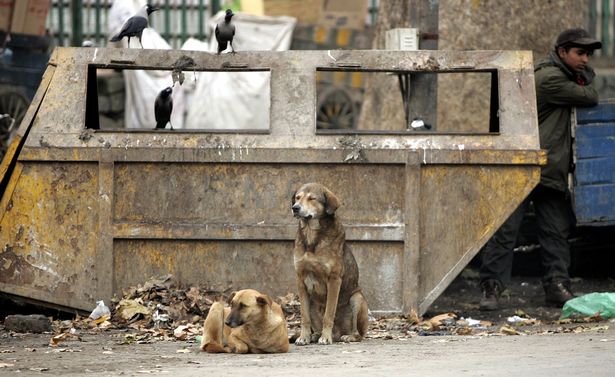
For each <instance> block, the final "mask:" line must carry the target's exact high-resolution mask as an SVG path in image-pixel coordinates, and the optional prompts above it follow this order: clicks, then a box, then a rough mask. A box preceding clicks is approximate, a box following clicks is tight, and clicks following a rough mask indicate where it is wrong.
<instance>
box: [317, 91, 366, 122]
mask: <svg viewBox="0 0 615 377" xmlns="http://www.w3.org/2000/svg"><path fill="white" fill-rule="evenodd" d="M357 118H358V114H357V109H356V106H355V105H354V103H353V102H352V98H351V97H350V95H349V94H348V93H347V92H346V91H345V90H343V89H339V88H332V89H329V90H325V91H324V92H323V93H322V94H319V95H318V112H317V114H316V124H317V128H318V129H352V128H355V126H356V122H357Z"/></svg>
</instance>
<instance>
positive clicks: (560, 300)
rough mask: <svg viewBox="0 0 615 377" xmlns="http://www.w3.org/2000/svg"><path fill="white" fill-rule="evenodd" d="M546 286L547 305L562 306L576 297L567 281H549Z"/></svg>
mask: <svg viewBox="0 0 615 377" xmlns="http://www.w3.org/2000/svg"><path fill="white" fill-rule="evenodd" d="M544 288H545V301H546V303H547V306H553V307H558V308H561V307H562V306H564V304H565V303H566V301H568V300H570V299H573V298H575V295H574V293H572V291H571V290H570V286H569V285H568V284H567V283H561V282H560V283H547V284H545V286H544Z"/></svg>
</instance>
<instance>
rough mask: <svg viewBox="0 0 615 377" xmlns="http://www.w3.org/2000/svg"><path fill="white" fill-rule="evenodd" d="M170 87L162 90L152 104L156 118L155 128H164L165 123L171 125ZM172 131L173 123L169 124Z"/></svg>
mask: <svg viewBox="0 0 615 377" xmlns="http://www.w3.org/2000/svg"><path fill="white" fill-rule="evenodd" d="M172 92H173V89H171V87H170V86H169V87H167V88H164V89H162V90H161V91H160V93H158V95H157V96H156V101H155V102H154V116H155V117H156V128H157V129H159V128H166V127H167V123H171V112H172V111H173V97H171V93H172ZM171 129H173V123H171Z"/></svg>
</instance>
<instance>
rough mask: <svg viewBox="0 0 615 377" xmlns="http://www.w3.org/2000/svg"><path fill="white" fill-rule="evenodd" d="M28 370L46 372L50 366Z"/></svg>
mask: <svg viewBox="0 0 615 377" xmlns="http://www.w3.org/2000/svg"><path fill="white" fill-rule="evenodd" d="M28 370H31V371H33V372H46V371H48V370H49V368H28Z"/></svg>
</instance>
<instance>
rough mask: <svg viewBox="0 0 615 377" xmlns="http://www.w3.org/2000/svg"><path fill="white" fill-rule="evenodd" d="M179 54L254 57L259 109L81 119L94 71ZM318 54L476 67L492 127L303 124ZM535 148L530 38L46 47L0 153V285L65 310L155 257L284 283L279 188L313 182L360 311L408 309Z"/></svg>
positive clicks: (357, 66) (290, 286) (335, 63)
mask: <svg viewBox="0 0 615 377" xmlns="http://www.w3.org/2000/svg"><path fill="white" fill-rule="evenodd" d="M333 57H334V59H332V58H333ZM186 58H191V59H193V61H194V66H192V67H191V68H190V69H191V70H192V69H194V70H196V71H233V70H235V71H237V70H240V71H269V72H270V75H271V77H270V89H271V99H270V118H269V119H270V124H268V125H266V127H263V128H264V129H262V128H261V129H260V130H257V131H237V130H230V131H226V132H225V131H216V132H214V131H208V130H196V131H195V130H191V131H186V130H175V131H159V132H156V131H154V130H151V131H150V130H117V129H116V130H99V129H97V128H98V127H97V125H96V120H95V119H94V118H95V117H93V116H92V114H91V113H89V111H90V110H89V109H91V106H93V105H92V104H93V103H95V99H92V97H93V96H95V95H94V94H93V91H92V88H91V86H92V84H91V83H92V82H95V77H93V76H94V73H93V72H95V70H96V69H99V68H121V69H169V70H170V69H172V68H173V65H174V63H175V62H177V61H179V60H180V59H183V61H186ZM350 62H352V64H351V63H350ZM320 69H323V70H331V69H335V70H347V69H352V70H364V71H380V70H382V71H397V72H428V71H429V72H435V71H446V72H454V71H456V70H469V69H471V70H483V71H489V72H491V73H492V74H493V75H494V76H493V77H494V78H495V80H496V81H495V82H496V83H497V85H496V90H495V92H494V93H495V98H496V101H497V104H498V110H497V123H498V127H497V129H495V130H493V129H491V130H489V131H488V132H485V133H480V134H473V133H461V132H460V133H450V132H448V133H412V132H396V133H395V132H382V133H379V132H360V131H357V130H338V131H331V130H318V129H317V128H316V111H315V108H316V92H315V91H316V89H315V86H316V83H315V76H316V71H317V70H320ZM349 156H351V158H349ZM544 161H545V155H544V153H543V152H542V151H541V150H540V149H539V143H538V131H537V120H536V108H535V93H534V81H533V70H532V56H531V53H530V52H518V51H473V52H460V51H457V52H453V51H447V52H445V51H415V52H401V51H288V52H241V53H237V54H235V55H230V54H229V55H221V56H216V55H212V54H209V53H201V52H190V51H155V50H137V49H132V50H126V49H79V48H58V49H56V50H55V52H54V53H53V55H52V58H51V60H50V63H49V67H48V69H47V71H46V73H45V75H44V77H43V81H42V84H41V86H40V88H39V90H38V92H37V94H36V96H35V97H34V100H33V102H32V105H31V106H30V108H29V110H28V112H27V114H26V116H25V117H24V121H23V123H22V124H21V126H20V128H19V131H18V135H17V137H16V140H15V142H14V143H13V144H12V145H11V147H10V148H9V151H8V158H6V159H5V160H4V162H3V165H2V171H1V172H2V173H3V176H4V178H5V179H4V181H3V186H2V200H1V203H0V239H1V241H2V246H3V249H2V251H1V252H0V290H1V291H2V292H4V293H7V294H11V295H17V296H22V297H27V298H29V299H33V300H38V301H42V302H47V303H50V304H53V305H57V306H61V307H69V308H77V309H83V310H90V309H91V308H92V307H93V306H94V304H95V301H96V300H99V299H109V298H110V297H112V296H113V295H114V294H119V293H121V290H122V289H123V288H126V287H129V286H131V285H135V284H137V283H140V282H143V281H145V280H146V279H148V278H149V277H151V276H156V275H160V274H165V273H171V274H173V275H175V277H176V278H177V279H178V280H179V282H180V283H182V284H185V285H189V284H199V285H225V286H233V287H234V288H237V289H238V288H242V287H253V288H256V289H262V290H264V291H266V292H269V293H270V294H272V295H281V294H286V293H287V292H293V291H295V279H294V270H293V264H292V244H293V239H294V235H295V231H296V223H295V220H294V219H293V218H292V216H291V213H290V210H289V206H290V197H291V195H292V194H293V190H294V189H296V188H297V187H298V186H299V185H300V184H301V183H303V182H306V181H318V182H322V183H324V184H325V185H327V186H329V187H330V188H331V189H332V190H333V191H334V192H336V193H337V194H338V195H339V196H340V197H341V198H343V202H344V204H343V206H342V207H341V208H340V210H339V214H340V216H341V217H342V219H343V222H344V223H345V225H346V233H347V239H348V240H349V242H350V244H351V246H352V247H353V250H354V254H355V256H356V258H357V261H358V264H359V268H360V274H361V285H362V287H363V288H364V290H365V294H366V297H367V299H368V301H369V304H370V309H371V310H372V311H376V312H407V311H408V310H409V309H411V308H415V309H416V310H417V311H418V312H419V313H423V312H425V311H426V310H427V309H428V308H429V306H430V305H431V304H432V303H433V301H434V300H435V299H436V298H437V297H438V296H439V295H440V294H441V293H442V292H443V291H444V289H445V288H446V287H447V285H448V284H449V283H450V282H451V281H452V280H453V279H454V278H455V276H456V275H457V274H458V273H459V272H460V271H461V270H462V269H463V267H465V265H466V264H467V263H468V262H469V261H470V259H471V258H472V257H473V256H474V255H475V254H476V253H477V252H478V251H479V249H480V247H481V246H482V245H483V244H484V243H485V242H486V240H487V239H488V238H489V237H490V236H491V235H492V234H493V233H494V231H495V230H496V229H497V227H498V226H499V225H500V224H501V223H502V222H503V221H504V220H505V219H506V218H507V216H508V215H509V214H510V213H511V212H512V211H513V210H514V209H515V207H516V206H517V205H518V204H519V203H520V202H521V201H522V200H523V199H524V198H525V197H526V196H527V195H528V193H529V192H530V191H531V190H532V188H533V187H534V186H535V185H536V184H537V182H538V180H539V175H540V165H541V164H543V163H544Z"/></svg>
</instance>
